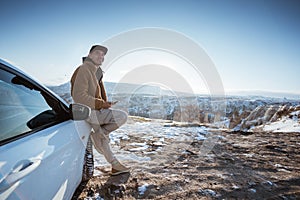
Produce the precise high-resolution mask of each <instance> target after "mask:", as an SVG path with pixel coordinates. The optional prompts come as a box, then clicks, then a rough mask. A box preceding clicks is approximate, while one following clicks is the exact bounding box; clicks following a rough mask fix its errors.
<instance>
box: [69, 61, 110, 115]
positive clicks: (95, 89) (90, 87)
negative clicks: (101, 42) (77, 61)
mask: <svg viewBox="0 0 300 200" xmlns="http://www.w3.org/2000/svg"><path fill="white" fill-rule="evenodd" d="M97 69H98V67H97V66H96V65H94V64H93V63H92V62H90V61H89V60H86V61H84V62H83V64H82V65H80V66H79V67H78V68H77V69H76V70H75V72H74V73H73V76H72V78H71V95H72V97H73V100H74V102H76V103H81V104H85V105H87V106H89V107H90V108H92V109H96V110H99V109H101V108H102V105H103V103H104V102H105V101H107V96H106V91H105V88H104V85H103V82H102V81H101V82H99V80H98V78H97V77H96V71H97Z"/></svg>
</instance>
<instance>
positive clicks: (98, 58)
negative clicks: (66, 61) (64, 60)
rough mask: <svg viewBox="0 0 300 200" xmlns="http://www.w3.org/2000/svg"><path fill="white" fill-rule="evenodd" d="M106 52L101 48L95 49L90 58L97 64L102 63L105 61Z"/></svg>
mask: <svg viewBox="0 0 300 200" xmlns="http://www.w3.org/2000/svg"><path fill="white" fill-rule="evenodd" d="M104 56H105V54H104V52H103V51H101V50H94V51H92V52H91V53H90V54H89V57H90V59H92V60H93V61H94V63H95V64H97V65H101V64H102V62H103V61H104Z"/></svg>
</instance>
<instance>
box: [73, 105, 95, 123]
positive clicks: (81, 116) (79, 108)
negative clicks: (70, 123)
mask: <svg viewBox="0 0 300 200" xmlns="http://www.w3.org/2000/svg"><path fill="white" fill-rule="evenodd" d="M69 109H70V115H71V119H73V120H85V119H87V118H88V117H89V116H90V114H91V108H90V107H88V106H86V105H83V104H79V103H72V104H70V108H69Z"/></svg>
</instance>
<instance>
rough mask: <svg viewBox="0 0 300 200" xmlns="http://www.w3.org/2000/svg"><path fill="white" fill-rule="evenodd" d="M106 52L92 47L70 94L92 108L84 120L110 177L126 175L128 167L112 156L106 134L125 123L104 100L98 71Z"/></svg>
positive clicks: (79, 69) (78, 71)
mask: <svg viewBox="0 0 300 200" xmlns="http://www.w3.org/2000/svg"><path fill="white" fill-rule="evenodd" d="M106 53H107V48H106V47H104V46H101V45H94V46H92V47H91V49H90V51H89V54H88V56H87V57H84V59H83V64H82V65H80V66H79V67H78V68H77V69H76V70H75V72H74V74H73V76H72V78H71V95H72V97H73V100H74V101H75V102H76V103H81V104H85V105H87V106H89V107H90V108H91V109H92V112H91V116H90V117H89V118H88V119H87V121H88V122H89V123H90V124H91V126H92V127H93V129H94V132H93V133H92V135H91V139H92V142H93V144H94V147H95V148H96V150H97V151H98V152H99V153H102V154H103V155H104V157H105V159H106V160H107V162H109V163H110V164H111V166H112V171H111V174H112V175H117V174H121V173H124V172H129V171H130V168H128V167H125V166H124V165H122V164H121V163H120V162H119V161H118V160H117V158H116V157H115V156H114V154H113V153H112V151H111V147H110V144H109V133H110V132H112V131H114V130H116V129H117V128H119V127H120V126H122V125H123V124H124V123H125V122H126V120H127V114H126V113H125V112H123V111H121V110H115V109H112V108H111V106H112V105H113V103H112V102H109V101H107V96H106V91H105V88H104V84H103V82H102V77H103V72H102V69H101V68H100V66H101V64H102V62H103V61H104V56H105V55H106Z"/></svg>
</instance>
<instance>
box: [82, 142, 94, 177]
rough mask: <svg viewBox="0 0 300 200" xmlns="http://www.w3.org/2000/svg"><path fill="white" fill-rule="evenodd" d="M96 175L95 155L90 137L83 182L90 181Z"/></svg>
mask: <svg viewBox="0 0 300 200" xmlns="http://www.w3.org/2000/svg"><path fill="white" fill-rule="evenodd" d="M93 174H94V155H93V143H92V140H91V137H89V139H88V142H87V145H86V150H85V155H84V164H83V172H82V181H83V182H85V181H88V180H89V179H91V178H92V177H93Z"/></svg>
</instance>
